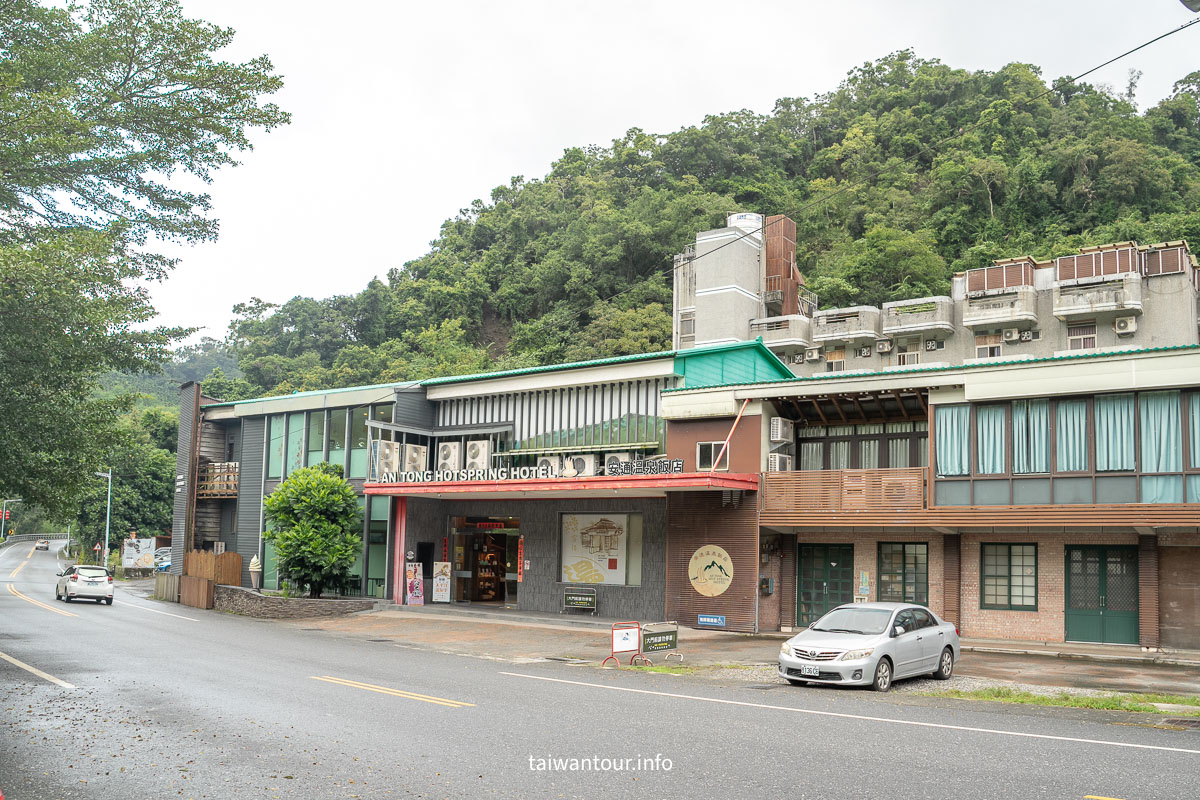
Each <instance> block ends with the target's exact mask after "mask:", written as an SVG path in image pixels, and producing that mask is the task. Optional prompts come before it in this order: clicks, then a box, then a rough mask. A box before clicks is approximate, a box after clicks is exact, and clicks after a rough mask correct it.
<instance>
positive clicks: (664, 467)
mask: <svg viewBox="0 0 1200 800" xmlns="http://www.w3.org/2000/svg"><path fill="white" fill-rule="evenodd" d="M682 473H683V459H681V458H677V459H673V460H667V459H649V460H642V461H621V462H617V463H614V464H612V465H610V466H609V467H608V468H607V469H605V470H604V474H606V475H607V476H608V477H618V476H628V475H678V474H682ZM559 477H563V476H560V475H559V474H558V470H557V469H555V468H554V467H553V465H551V464H547V463H542V464H539V465H537V466H536V467H496V468H494V469H429V470H423V471H420V472H384V473H383V474H382V475H380V481H379V482H380V483H434V482H436V483H458V482H462V481H490V482H493V483H500V482H503V481H534V480H549V479H550V478H559ZM572 477H575V478H584V477H589V476H586V475H575V476H572Z"/></svg>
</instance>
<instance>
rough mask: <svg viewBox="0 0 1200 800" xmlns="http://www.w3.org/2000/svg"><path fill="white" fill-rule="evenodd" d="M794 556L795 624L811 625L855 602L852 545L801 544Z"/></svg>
mask: <svg viewBox="0 0 1200 800" xmlns="http://www.w3.org/2000/svg"><path fill="white" fill-rule="evenodd" d="M797 549H798V550H799V554H798V555H799V557H798V558H797V559H796V569H797V578H796V586H797V589H798V591H797V592H796V624H797V625H800V626H806V625H811V624H812V623H813V622H816V621H817V620H818V619H820V618H821V617H822V616H823V615H824V614H825V613H826V612H827V611H829V610H830V609H833V608H836V607H838V606H840V605H842V604H843V603H851V602H853V601H854V545H852V544H802V545H799V546H798V548H797Z"/></svg>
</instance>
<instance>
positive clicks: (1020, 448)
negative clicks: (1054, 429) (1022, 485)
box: [1012, 398, 1050, 475]
mask: <svg viewBox="0 0 1200 800" xmlns="http://www.w3.org/2000/svg"><path fill="white" fill-rule="evenodd" d="M1012 431H1013V434H1012V435H1013V444H1012V447H1013V473H1014V474H1017V475H1029V474H1036V473H1044V472H1049V471H1050V401H1049V400H1047V399H1045V398H1040V399H1037V400H1014V401H1013V403H1012Z"/></svg>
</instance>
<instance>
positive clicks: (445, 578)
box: [433, 561, 450, 603]
mask: <svg viewBox="0 0 1200 800" xmlns="http://www.w3.org/2000/svg"><path fill="white" fill-rule="evenodd" d="M433 602H435V603H449V602H450V562H449V561H435V562H433Z"/></svg>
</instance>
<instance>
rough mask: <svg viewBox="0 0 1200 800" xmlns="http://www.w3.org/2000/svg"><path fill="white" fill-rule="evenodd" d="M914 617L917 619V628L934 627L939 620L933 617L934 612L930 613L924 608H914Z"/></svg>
mask: <svg viewBox="0 0 1200 800" xmlns="http://www.w3.org/2000/svg"><path fill="white" fill-rule="evenodd" d="M912 615H913V618H914V619H916V621H917V628H918V629H920V628H934V627H937V622H936V621H934V619H933V614H930V613H929V612H928V611H926V610H925V609H923V608H914V609H913V610H912Z"/></svg>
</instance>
